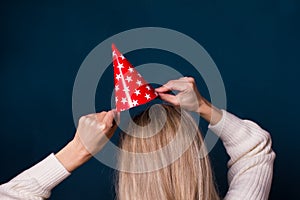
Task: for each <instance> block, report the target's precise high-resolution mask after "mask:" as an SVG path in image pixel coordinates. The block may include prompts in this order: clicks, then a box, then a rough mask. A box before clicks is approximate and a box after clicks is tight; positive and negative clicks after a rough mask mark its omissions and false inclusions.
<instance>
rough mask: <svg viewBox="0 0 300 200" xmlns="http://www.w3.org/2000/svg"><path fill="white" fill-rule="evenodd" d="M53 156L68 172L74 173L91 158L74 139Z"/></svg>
mask: <svg viewBox="0 0 300 200" xmlns="http://www.w3.org/2000/svg"><path fill="white" fill-rule="evenodd" d="M55 156H56V158H57V159H58V160H59V161H60V162H61V164H62V165H63V166H64V167H65V168H66V170H68V171H69V172H72V171H74V170H75V169H76V168H78V167H79V166H81V165H82V164H84V163H85V162H87V161H88V160H89V159H90V158H91V157H92V155H91V154H90V153H89V152H87V150H86V149H85V147H84V146H83V145H82V144H81V143H80V141H78V140H76V138H74V139H73V140H72V141H71V142H69V143H68V144H67V145H66V146H65V147H64V148H63V149H61V150H60V151H59V152H58V153H57V154H55Z"/></svg>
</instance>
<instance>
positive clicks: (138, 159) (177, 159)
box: [116, 105, 219, 200]
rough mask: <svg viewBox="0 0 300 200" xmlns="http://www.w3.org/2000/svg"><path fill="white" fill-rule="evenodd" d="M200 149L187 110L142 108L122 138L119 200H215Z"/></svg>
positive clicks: (203, 152) (205, 154)
mask: <svg viewBox="0 0 300 200" xmlns="http://www.w3.org/2000/svg"><path fill="white" fill-rule="evenodd" d="M203 145H204V143H203V139H202V136H201V134H200V132H199V129H198V126H197V125H196V123H195V122H194V120H193V118H192V117H191V116H190V115H189V114H188V113H187V112H186V111H184V110H180V109H179V108H175V107H173V106H170V105H154V106H152V107H151V108H149V109H146V110H145V111H144V112H142V113H141V114H140V115H138V116H136V117H134V119H133V121H132V122H131V123H129V126H128V129H127V131H126V133H122V135H121V140H120V147H121V148H122V149H123V151H122V153H120V156H119V160H118V162H119V169H120V171H119V173H118V177H117V185H116V186H117V187H116V190H117V197H118V199H120V200H141V199H143V200H154V199H155V200H163V199H168V200H195V199H201V200H202V199H205V200H206V199H207V200H208V199H209V200H214V199H219V198H218V195H217V192H216V190H215V186H214V182H213V176H212V170H211V166H210V162H209V159H208V156H207V153H206V152H205V151H206V150H205V148H204V146H203Z"/></svg>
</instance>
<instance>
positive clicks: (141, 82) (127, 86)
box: [112, 44, 158, 111]
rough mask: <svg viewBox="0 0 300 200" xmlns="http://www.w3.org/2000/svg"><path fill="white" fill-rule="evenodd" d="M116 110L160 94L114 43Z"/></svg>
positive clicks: (136, 104) (135, 104)
mask: <svg viewBox="0 0 300 200" xmlns="http://www.w3.org/2000/svg"><path fill="white" fill-rule="evenodd" d="M112 56H113V66H114V81H115V102H116V110H117V111H124V110H127V109H129V108H132V107H135V106H139V105H142V104H145V103H147V102H149V101H151V100H153V99H155V98H156V97H157V96H158V95H157V93H156V92H155V91H154V88H153V87H152V86H151V85H150V84H148V83H147V82H146V81H145V79H144V78H143V77H142V76H141V74H140V73H138V72H137V71H136V69H135V68H134V66H133V65H132V64H130V62H129V61H128V60H127V59H126V58H125V57H124V56H123V55H122V54H121V53H120V52H119V50H118V49H117V48H116V46H115V45H114V44H112Z"/></svg>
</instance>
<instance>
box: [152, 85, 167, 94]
mask: <svg viewBox="0 0 300 200" xmlns="http://www.w3.org/2000/svg"><path fill="white" fill-rule="evenodd" d="M155 91H156V92H169V91H170V88H167V87H166V86H164V85H163V86H161V87H159V88H155Z"/></svg>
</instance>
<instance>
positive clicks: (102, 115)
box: [96, 111, 107, 122]
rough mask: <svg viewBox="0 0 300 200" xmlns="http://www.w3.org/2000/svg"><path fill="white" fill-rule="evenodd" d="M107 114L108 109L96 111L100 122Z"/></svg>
mask: <svg viewBox="0 0 300 200" xmlns="http://www.w3.org/2000/svg"><path fill="white" fill-rule="evenodd" d="M106 114H107V112H106V111H103V112H100V113H96V119H97V121H98V122H102V121H103V119H104V117H105V115H106Z"/></svg>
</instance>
